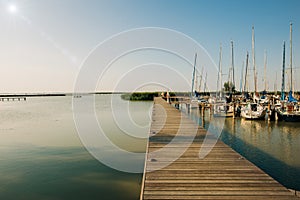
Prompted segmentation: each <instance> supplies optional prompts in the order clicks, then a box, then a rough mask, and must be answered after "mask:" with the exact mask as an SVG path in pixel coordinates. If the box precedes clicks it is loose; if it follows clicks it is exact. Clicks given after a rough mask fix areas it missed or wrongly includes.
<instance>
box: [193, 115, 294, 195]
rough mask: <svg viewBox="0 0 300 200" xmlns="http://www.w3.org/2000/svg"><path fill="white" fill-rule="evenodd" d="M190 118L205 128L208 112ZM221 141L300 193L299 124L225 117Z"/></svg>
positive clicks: (210, 118)
mask: <svg viewBox="0 0 300 200" xmlns="http://www.w3.org/2000/svg"><path fill="white" fill-rule="evenodd" d="M190 117H191V118H192V119H193V120H194V121H196V122H198V124H199V125H200V126H204V127H205V128H206V129H207V128H208V127H209V122H210V121H211V120H212V119H214V118H213V117H212V115H211V114H210V112H209V110H207V111H206V112H205V115H204V116H202V115H201V113H200V112H199V110H192V111H191V112H190ZM221 140H222V141H224V142H225V143H226V144H227V145H229V146H231V147H232V148H233V149H235V150H236V151H237V152H239V153H240V154H242V155H243V156H244V157H246V158H247V159H248V160H250V161H251V162H253V163H254V164H256V165H257V166H258V167H260V168H261V169H263V170H264V171H265V172H267V173H268V174H270V175H271V176H272V177H274V178H275V179H277V180H278V181H279V182H281V183H282V184H283V185H285V186H286V187H288V188H293V189H297V190H300V179H299V178H298V177H300V156H299V155H298V154H299V152H300V123H287V122H277V121H276V122H271V121H264V120H261V121H251V120H244V119H241V118H235V119H233V118H226V120H225V124H224V128H223V131H222V135H221Z"/></svg>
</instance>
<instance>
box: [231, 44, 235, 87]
mask: <svg viewBox="0 0 300 200" xmlns="http://www.w3.org/2000/svg"><path fill="white" fill-rule="evenodd" d="M231 72H232V86H231V93H233V87H234V86H235V81H234V54H233V41H232V40H231Z"/></svg>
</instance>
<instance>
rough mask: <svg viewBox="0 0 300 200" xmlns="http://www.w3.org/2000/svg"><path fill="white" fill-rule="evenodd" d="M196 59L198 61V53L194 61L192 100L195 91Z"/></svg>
mask: <svg viewBox="0 0 300 200" xmlns="http://www.w3.org/2000/svg"><path fill="white" fill-rule="evenodd" d="M196 61H197V53H195V61H194V69H193V77H192V92H191V100H192V97H193V93H194V79H195V70H196Z"/></svg>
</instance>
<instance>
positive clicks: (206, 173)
mask: <svg viewBox="0 0 300 200" xmlns="http://www.w3.org/2000/svg"><path fill="white" fill-rule="evenodd" d="M179 130H180V131H179ZM195 130H196V131H197V132H196V136H195V132H194V131H195ZM150 134H151V135H152V137H150V138H149V141H148V144H147V156H146V161H145V169H144V176H143V181H142V189H141V195H140V199H141V200H142V199H145V200H146V199H182V200H185V199H243V200H244V199H255V200H258V199H264V200H265V199H299V198H297V197H296V196H295V194H294V193H292V192H291V191H289V190H288V189H287V188H285V187H284V186H282V185H281V184H280V183H278V182H277V181H275V180H274V179H273V178H272V177H270V176H269V175H267V174H266V173H264V172H263V171H262V170H261V169H259V168H258V167H256V166H255V165H254V164H252V163H251V162H249V161H248V160H246V159H245V158H243V157H242V156H241V155H240V154H238V153H237V152H235V151H234V150H233V149H231V148H230V147H229V146H227V145H225V144H224V143H223V142H222V141H218V142H217V143H216V145H215V146H214V147H213V149H212V151H211V152H210V153H209V154H208V155H207V156H206V157H205V158H204V159H200V158H199V150H200V148H201V145H202V144H203V141H204V138H205V135H206V130H204V129H203V128H201V127H199V126H198V125H196V124H195V123H194V122H193V121H192V120H190V119H189V118H187V117H186V116H184V114H183V113H181V112H180V111H178V110H177V109H175V108H174V107H172V106H171V105H170V104H168V103H167V102H166V101H164V100H163V99H162V98H155V100H154V107H153V112H152V125H151V130H150ZM175 136H176V137H182V138H184V139H183V140H176V141H175V142H174V137H175ZM189 138H192V143H191V144H190V145H188V141H189ZM171 141H172V143H170V142H171ZM187 145H188V146H187ZM185 148H187V149H185ZM204 148H205V147H204ZM160 150H162V153H159V154H155V153H154V152H158V151H160ZM181 150H184V151H183V152H182V155H180V156H179V158H178V159H175V161H173V162H171V161H172V159H173V157H172V156H174V155H175V154H176V153H177V152H180V151H181ZM156 169H157V170H156ZM153 170H155V171H153ZM295 178H296V177H295Z"/></svg>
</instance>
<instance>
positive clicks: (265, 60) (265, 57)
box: [264, 50, 267, 91]
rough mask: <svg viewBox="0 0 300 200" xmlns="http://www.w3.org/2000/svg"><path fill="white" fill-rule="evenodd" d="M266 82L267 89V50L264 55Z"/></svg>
mask: <svg viewBox="0 0 300 200" xmlns="http://www.w3.org/2000/svg"><path fill="white" fill-rule="evenodd" d="M264 64H265V67H264V82H265V91H267V51H266V50H265V56H264Z"/></svg>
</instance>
